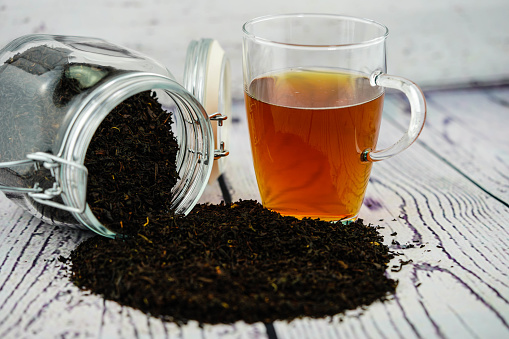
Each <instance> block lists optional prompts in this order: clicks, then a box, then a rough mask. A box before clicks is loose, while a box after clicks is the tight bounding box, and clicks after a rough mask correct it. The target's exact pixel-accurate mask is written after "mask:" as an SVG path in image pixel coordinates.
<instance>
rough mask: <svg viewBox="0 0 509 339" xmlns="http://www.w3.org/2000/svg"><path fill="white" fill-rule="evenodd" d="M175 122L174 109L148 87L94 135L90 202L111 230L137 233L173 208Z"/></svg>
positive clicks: (114, 112) (88, 162)
mask: <svg viewBox="0 0 509 339" xmlns="http://www.w3.org/2000/svg"><path fill="white" fill-rule="evenodd" d="M171 123H172V116H171V113H169V112H167V111H165V110H164V109H163V107H162V106H161V104H160V103H159V102H158V101H157V98H156V95H155V92H152V93H151V92H150V91H147V92H142V93H138V94H136V95H133V96H131V97H130V98H128V99H126V100H125V101H123V102H122V103H120V104H119V105H118V106H117V107H116V108H115V109H114V110H112V111H111V112H110V113H109V114H108V115H107V116H106V118H105V119H104V120H103V121H102V123H101V125H100V126H99V128H98V130H97V131H96V133H95V134H94V137H93V138H92V141H91V142H90V145H89V147H88V149H87V156H86V158H85V166H86V167H87V168H88V172H89V175H88V187H87V202H88V204H89V206H90V208H91V209H92V211H93V212H94V215H95V216H96V217H97V219H98V220H99V221H100V222H101V223H102V224H103V225H104V226H106V227H108V228H109V229H111V230H112V231H114V232H117V233H119V234H136V233H138V229H139V228H141V227H143V226H144V225H145V224H149V223H150V220H152V219H155V218H157V217H158V216H159V215H160V214H166V213H168V212H169V211H170V209H171V200H172V194H171V190H172V188H173V186H174V185H175V183H176V182H177V180H178V173H177V169H176V157H177V152H178V143H177V140H176V139H175V136H174V134H173V132H172V130H171V127H170V124H171Z"/></svg>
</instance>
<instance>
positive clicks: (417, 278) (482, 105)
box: [0, 87, 509, 338]
mask: <svg viewBox="0 0 509 339" xmlns="http://www.w3.org/2000/svg"><path fill="white" fill-rule="evenodd" d="M426 96H427V100H428V120H427V123H426V126H425V128H424V131H423V133H422V134H421V137H420V139H419V140H418V142H417V143H416V144H414V145H413V146H412V147H411V148H410V149H409V150H407V151H405V152H404V153H402V154H401V155H398V156H396V157H395V158H392V159H389V160H386V161H384V162H380V163H376V164H375V165H374V166H373V172H372V177H371V181H370V184H369V186H368V191H367V196H366V199H365V203H364V206H363V208H362V210H361V213H360V217H361V218H363V219H364V220H365V222H369V223H372V224H375V225H380V226H382V227H383V228H382V229H380V232H381V233H382V235H384V237H385V243H386V244H387V245H389V246H390V247H391V248H392V249H393V250H394V251H397V252H399V253H401V254H402V255H400V256H396V257H395V258H394V259H393V260H392V261H391V263H390V264H389V269H388V270H387V274H388V275H389V276H390V277H391V278H394V279H397V280H399V285H398V287H397V291H396V294H395V295H394V296H393V297H392V298H391V300H389V301H387V302H384V303H382V302H375V303H374V304H372V305H370V306H368V307H365V308H363V309H357V310H354V311H349V312H347V313H346V314H342V315H337V316H334V317H331V318H330V319H318V320H316V319H315V320H312V319H299V320H294V321H292V322H289V323H288V322H285V321H277V322H275V323H273V324H268V325H265V324H261V323H259V324H254V325H248V324H245V323H243V322H238V323H235V324H225V325H215V326H212V325H205V326H204V327H203V328H200V327H199V326H198V324H197V323H195V322H191V323H189V324H188V325H186V326H183V327H178V326H177V325H175V324H173V323H165V322H162V321H160V320H158V319H156V318H153V317H150V316H147V315H145V314H143V313H141V312H139V311H137V310H134V309H131V308H129V307H122V306H120V305H119V304H117V303H115V302H110V301H104V300H103V299H102V298H101V297H98V296H95V295H91V294H89V293H86V292H83V291H80V290H79V289H78V288H77V287H75V286H74V285H73V284H72V283H71V282H70V281H69V280H68V278H67V277H66V272H65V271H64V270H62V269H61V263H60V262H59V261H58V260H57V258H58V257H59V256H60V255H63V256H68V255H69V253H70V251H71V250H73V249H74V248H75V247H76V246H77V244H78V243H79V242H80V241H82V240H84V239H86V238H87V237H89V236H91V234H89V233H87V232H83V231H75V230H71V229H65V228H55V227H52V226H48V225H45V224H43V223H41V222H40V221H38V220H36V219H34V218H33V217H31V216H30V215H29V214H27V213H25V212H23V211H22V210H21V209H20V208H18V207H16V206H15V205H14V204H13V203H11V202H10V201H9V200H7V199H6V198H5V197H4V196H3V195H2V196H0V338H89V337H90V338H504V337H505V338H509V136H508V132H507V126H509V87H491V88H474V89H465V90H449V91H435V92H427V93H426ZM233 108H234V112H233V120H234V121H233V125H232V126H233V128H232V131H231V132H232V133H231V143H230V150H231V155H230V158H229V160H228V168H227V170H226V172H225V174H224V175H223V183H224V185H223V187H222V188H223V190H222V189H221V185H220V184H219V182H216V183H215V184H213V185H211V186H209V187H208V188H207V190H206V192H205V194H204V195H203V197H202V199H201V201H202V202H205V201H209V202H219V201H220V200H221V199H224V198H225V197H226V198H228V196H229V198H230V199H232V200H237V199H251V198H252V199H259V196H258V192H257V186H256V182H255V178H254V172H253V169H252V161H251V154H250V149H249V138H248V132H247V125H246V119H245V116H244V107H243V103H242V102H241V101H237V102H235V104H234V106H233ZM406 109H407V103H406V101H405V100H404V99H403V98H402V97H399V96H397V95H395V94H392V95H388V96H387V98H386V103H385V109H384V122H383V125H382V132H381V141H380V142H381V144H382V146H383V145H384V144H389V143H390V142H392V141H394V139H395V138H396V137H399V135H400V134H401V133H402V129H403V128H404V127H403V126H406V122H407V119H408V114H407V113H406ZM224 192H226V194H225V195H224V196H223V193H224ZM394 233H397V234H396V235H394ZM400 260H404V261H409V260H411V262H409V263H408V264H406V265H403V266H401V265H400V264H399V263H400ZM393 266H401V267H399V268H400V269H399V268H398V269H396V267H393Z"/></svg>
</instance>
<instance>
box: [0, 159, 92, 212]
mask: <svg viewBox="0 0 509 339" xmlns="http://www.w3.org/2000/svg"><path fill="white" fill-rule="evenodd" d="M30 163H33V164H34V166H35V169H36V170H39V169H40V166H41V164H42V166H43V167H44V168H46V169H48V170H49V171H50V173H51V175H52V176H53V178H55V182H54V183H53V187H51V188H47V189H43V188H42V187H40V186H39V183H38V182H36V183H35V184H34V187H32V188H29V187H28V188H27V187H14V186H0V191H4V192H16V193H26V194H28V196H29V197H31V198H32V199H34V201H36V202H38V203H40V204H42V205H47V206H51V207H55V208H58V209H61V210H64V211H68V212H76V213H82V212H83V211H84V210H85V207H86V203H85V200H86V199H85V198H84V197H83V199H79V202H78V203H77V205H76V206H68V205H65V204H62V203H59V202H55V201H53V199H54V198H56V197H58V196H61V195H62V193H63V190H62V187H61V186H60V184H59V181H58V180H57V178H58V177H59V171H58V169H60V167H61V166H62V165H66V166H69V167H70V168H71V169H73V170H78V171H82V172H83V173H82V174H83V175H85V176H87V175H88V170H87V168H86V167H85V166H83V165H81V164H78V163H76V162H72V161H68V160H65V159H62V158H60V157H58V156H55V155H53V154H49V153H44V152H35V153H30V154H27V159H24V160H18V161H10V162H3V163H0V168H9V167H14V166H22V165H26V164H30Z"/></svg>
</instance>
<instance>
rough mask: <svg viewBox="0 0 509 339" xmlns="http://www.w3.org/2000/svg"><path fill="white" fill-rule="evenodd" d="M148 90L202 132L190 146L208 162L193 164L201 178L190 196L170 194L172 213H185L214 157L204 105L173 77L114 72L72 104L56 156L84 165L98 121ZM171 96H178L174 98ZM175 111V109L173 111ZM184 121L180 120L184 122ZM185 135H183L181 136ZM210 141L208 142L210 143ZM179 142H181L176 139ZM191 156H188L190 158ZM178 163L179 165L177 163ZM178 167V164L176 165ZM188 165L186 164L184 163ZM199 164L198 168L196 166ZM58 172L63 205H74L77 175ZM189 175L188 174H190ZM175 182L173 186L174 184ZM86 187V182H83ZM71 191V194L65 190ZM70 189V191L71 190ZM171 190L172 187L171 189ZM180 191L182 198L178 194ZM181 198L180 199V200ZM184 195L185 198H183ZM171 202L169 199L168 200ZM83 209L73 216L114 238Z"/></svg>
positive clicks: (182, 152)
mask: <svg viewBox="0 0 509 339" xmlns="http://www.w3.org/2000/svg"><path fill="white" fill-rule="evenodd" d="M148 90H163V91H165V92H166V94H168V96H169V97H170V98H171V99H172V100H173V101H174V102H175V107H176V111H182V112H184V113H182V112H179V113H178V114H179V115H180V114H189V115H191V116H192V118H193V119H196V121H194V122H193V123H192V124H190V125H191V126H193V128H196V127H195V126H196V125H198V126H199V127H198V128H199V132H200V133H203V139H204V140H202V141H203V142H202V143H199V144H197V145H195V146H193V147H195V148H196V147H202V148H203V149H199V150H194V149H193V150H192V151H194V153H195V154H202V156H203V157H204V158H206V157H209V158H210V159H211V160H210V161H206V160H205V161H201V163H200V165H199V166H198V165H197V166H196V167H197V169H196V171H201V172H200V173H199V178H206V179H204V180H201V182H200V183H194V186H193V187H192V188H190V190H191V193H192V194H191V195H192V196H190V197H187V196H185V192H182V190H181V189H180V188H179V190H178V192H177V193H176V194H175V195H176V196H177V195H178V197H174V198H175V199H176V200H178V203H179V204H178V205H177V206H176V207H175V213H177V214H187V213H189V212H190V210H191V209H192V208H193V207H194V205H195V204H196V203H197V201H198V199H199V198H200V196H201V195H202V193H203V191H204V190H205V187H206V184H207V180H208V177H209V176H210V174H211V170H212V164H213V158H214V144H213V136H212V127H211V124H210V122H209V120H208V116H207V115H206V114H205V110H204V108H203V107H202V106H201V104H200V103H199V102H198V101H197V100H196V98H194V97H193V96H192V95H191V94H190V93H189V92H188V91H187V90H186V89H185V88H183V87H182V86H181V85H179V84H178V83H177V82H176V81H175V80H173V79H171V78H169V77H166V76H163V75H160V74H155V73H148V72H137V71H133V72H127V73H123V74H119V75H115V76H113V77H112V78H110V79H108V81H107V82H105V83H103V84H101V85H99V86H98V87H97V88H95V89H94V90H92V91H91V92H90V93H87V95H86V96H85V97H84V98H83V100H82V101H81V102H80V104H79V106H78V107H74V108H73V109H74V110H75V112H76V114H74V118H73V121H72V122H71V123H70V124H69V126H68V128H67V131H66V135H65V137H64V141H63V142H62V144H61V149H60V152H59V155H60V156H61V157H62V158H63V159H67V160H69V161H74V162H77V163H79V164H84V162H85V157H86V152H87V149H88V147H89V145H90V142H91V139H92V137H93V136H94V134H95V132H96V131H97V129H98V128H99V126H100V124H101V122H102V121H103V120H104V118H106V116H107V115H108V114H109V113H110V112H111V111H112V110H113V109H114V108H115V107H116V106H117V105H118V104H120V103H121V102H123V101H124V100H126V99H127V98H129V97H130V96H132V95H134V94H137V93H140V92H143V91H148ZM174 96H177V97H178V98H179V99H178V100H176V99H175V97H174ZM173 114H174V115H175V114H177V112H173ZM184 124H185V122H183V123H182V125H184ZM184 137H185V136H183V138H184ZM211 141H212V142H211ZM178 142H179V143H181V142H182V143H183V142H184V141H179V140H178ZM187 151H188V150H187V149H183V148H182V145H181V147H180V149H179V151H178V160H177V162H185V161H190V160H189V157H190V155H188V153H189V154H191V153H192V152H187ZM191 159H192V158H191ZM180 165H182V164H180ZM177 167H179V164H177ZM188 167H189V166H188ZM198 167H199V168H198ZM62 173H63V174H64V175H67V176H68V180H62V181H63V185H65V186H67V187H63V188H64V191H65V192H67V193H66V195H64V196H63V198H64V201H65V200H67V201H65V202H66V203H67V204H71V205H72V204H75V203H76V200H77V199H80V197H79V194H77V193H76V192H75V191H76V187H74V188H73V187H72V186H73V185H74V186H76V181H77V178H76V176H75V174H73V173H72V172H71V171H68V170H67V171H66V170H64V169H62ZM186 175H187V173H186ZM190 175H192V174H190ZM179 177H180V178H179V179H178V180H177V185H179V182H182V181H183V180H187V179H186V178H183V175H181V173H180V170H179ZM177 185H176V186H177ZM85 189H86V182H85ZM69 192H71V193H69ZM73 192H74V193H73ZM172 192H173V190H172ZM182 194H184V197H180V195H182ZM181 198H182V199H181ZM183 198H185V199H183ZM172 204H173V201H172ZM86 206H87V207H86V209H85V212H83V213H73V214H74V216H75V218H76V219H77V220H78V221H79V222H81V223H82V224H84V225H85V226H87V227H88V228H89V229H91V230H93V231H95V232H96V233H99V234H101V235H103V236H106V237H110V238H112V237H115V236H116V233H114V232H112V231H110V230H109V229H108V228H106V227H105V226H104V225H102V224H101V223H100V222H99V220H98V219H97V218H96V217H95V216H94V214H93V212H92V211H91V209H90V207H89V206H88V203H87V204H86Z"/></svg>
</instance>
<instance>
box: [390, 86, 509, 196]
mask: <svg viewBox="0 0 509 339" xmlns="http://www.w3.org/2000/svg"><path fill="white" fill-rule="evenodd" d="M508 97H509V87H508V86H505V87H495V88H489V89H478V90H462V91H452V90H451V91H433V92H428V93H426V99H427V106H428V116H427V121H426V125H425V128H424V130H423V132H422V134H421V135H420V137H419V141H418V142H419V143H420V144H421V145H423V146H424V147H425V148H427V149H428V150H429V151H430V152H432V153H433V154H435V155H436V156H437V157H440V158H441V160H442V161H444V162H445V163H446V164H448V165H449V166H451V167H453V168H455V169H456V171H458V172H459V173H460V174H461V175H463V176H465V177H466V178H468V180H470V181H472V182H473V183H475V184H476V185H478V186H479V187H481V188H482V189H483V190H486V191H487V192H488V193H489V194H491V195H493V196H494V197H496V198H497V199H500V200H501V201H504V202H505V203H507V204H509V137H508V135H507V132H506V131H505V129H506V126H509V101H508V100H507V98H508ZM407 112H409V108H408V103H407V101H406V99H405V98H402V97H400V96H394V97H392V99H389V100H387V101H386V106H385V113H387V114H386V117H387V119H389V120H390V121H391V123H392V124H396V125H397V126H400V129H401V130H403V129H404V128H406V125H407V121H408V114H407Z"/></svg>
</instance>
